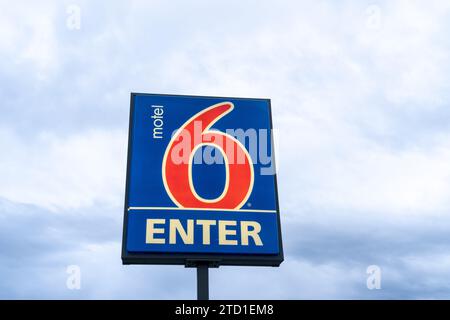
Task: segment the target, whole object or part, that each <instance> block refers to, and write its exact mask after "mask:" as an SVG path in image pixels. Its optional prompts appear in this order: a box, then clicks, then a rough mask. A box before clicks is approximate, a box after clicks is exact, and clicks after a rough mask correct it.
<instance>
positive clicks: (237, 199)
mask: <svg viewBox="0 0 450 320" xmlns="http://www.w3.org/2000/svg"><path fill="white" fill-rule="evenodd" d="M271 123H272V121H271V110H270V100H268V99H248V98H221V97H199V96H177V95H155V94H137V93H133V94H132V95H131V111H130V129H129V145H128V166H127V187H126V196H125V221H124V236H123V248H122V260H123V262H124V263H125V264H131V263H143V264H151V263H157V264H187V263H188V262H189V261H200V260H201V261H215V262H216V263H217V264H228V265H272V266H278V265H279V264H280V263H281V262H282V261H283V252H282V245H281V231H280V230H281V228H280V219H279V209H278V197H277V187H276V174H275V163H274V155H273V142H272V141H273V138H272V124H271Z"/></svg>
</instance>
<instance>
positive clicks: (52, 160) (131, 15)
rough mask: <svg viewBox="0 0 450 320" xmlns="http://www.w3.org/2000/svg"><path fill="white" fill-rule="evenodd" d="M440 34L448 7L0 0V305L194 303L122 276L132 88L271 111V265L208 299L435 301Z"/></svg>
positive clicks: (447, 138) (446, 184) (445, 238)
mask: <svg viewBox="0 0 450 320" xmlns="http://www.w3.org/2000/svg"><path fill="white" fill-rule="evenodd" d="M449 32H450V2H449V1H444V0H442V1H436V0H430V1H414V0H408V1H406V0H405V1H376V0H375V1H374V0H372V1H364V0H363V1H356V0H354V1H349V0H348V1H298V0H296V1H261V0H259V1H256V0H249V1H245V2H243V1H235V0H228V1H197V0H193V1H189V2H188V1H176V0H174V1H170V2H169V1H126V2H118V1H95V2H94V1H76V0H72V1H46V0H43V1H39V2H37V1H21V0H17V1H14V2H10V1H6V0H0V298H2V299H42V298H43V299H195V298H196V291H195V285H196V273H195V269H190V268H184V267H183V266H136V265H134V266H133V265H132V266H123V265H122V263H121V259H120V255H121V237H122V221H123V202H124V191H125V170H126V150H127V134H128V115H129V103H130V101H129V99H130V92H149V93H172V94H196V95H211V96H235V97H262V98H270V99H271V100H272V112H273V119H274V127H275V129H276V132H275V134H276V136H275V140H276V147H277V150H276V152H277V153H276V157H277V165H278V169H279V170H278V186H279V198H280V199H279V201H280V211H281V224H282V233H283V243H284V251H285V261H284V262H283V263H282V265H281V266H280V267H279V268H266V267H220V268H218V269H211V270H210V297H211V298H212V299H445V298H450V236H449V232H448V230H450V197H449V194H450V37H449ZM70 266H76V268H78V269H77V270H79V272H80V278H79V280H80V282H79V284H80V286H79V287H78V286H77V287H76V288H73V287H71V286H70V285H68V281H69V280H70V276H71V274H70V272H69V273H68V268H69V271H70V270H71V269H70V268H71V267H70ZM370 266H375V268H376V269H377V270H378V273H377V277H378V278H377V279H379V286H377V287H376V288H373V286H372V287H371V286H370V285H368V280H369V279H370V277H371V274H369V273H368V269H369V270H373V269H371V268H373V267H370ZM371 288H372V289H371Z"/></svg>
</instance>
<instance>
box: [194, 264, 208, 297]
mask: <svg viewBox="0 0 450 320" xmlns="http://www.w3.org/2000/svg"><path fill="white" fill-rule="evenodd" d="M208 268H209V267H208V264H207V263H202V264H198V265H197V300H209V279H208Z"/></svg>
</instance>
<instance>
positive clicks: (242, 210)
mask: <svg viewBox="0 0 450 320" xmlns="http://www.w3.org/2000/svg"><path fill="white" fill-rule="evenodd" d="M130 210H202V211H232V212H265V213H276V212H277V211H276V210H258V209H255V210H252V209H217V208H211V209H208V208H178V207H128V211H130Z"/></svg>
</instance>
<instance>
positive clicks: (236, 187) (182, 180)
mask: <svg viewBox="0 0 450 320" xmlns="http://www.w3.org/2000/svg"><path fill="white" fill-rule="evenodd" d="M233 108H234V106H233V104H232V103H231V102H222V103H218V104H215V105H213V106H211V107H209V108H206V109H204V110H202V111H200V112H199V113H197V114H195V115H194V116H193V117H191V118H190V119H189V120H188V121H186V122H185V123H184V124H183V125H182V126H181V128H180V129H179V130H178V131H177V133H176V134H174V135H173V137H172V139H171V140H170V142H169V144H168V146H167V149H166V152H165V154H164V159H163V163H162V175H163V182H164V186H165V188H166V190H167V193H168V194H169V196H170V198H171V199H172V201H173V202H174V203H175V204H176V205H177V206H178V207H181V208H213V209H240V208H241V207H242V206H243V205H244V204H245V202H246V201H247V199H248V197H249V196H250V194H251V191H252V189H253V180H254V173H253V163H252V160H251V157H250V155H249V154H248V152H247V150H246V149H245V147H244V146H243V145H242V144H241V143H240V142H239V141H238V140H237V139H236V138H234V137H233V136H231V135H229V134H226V133H224V132H221V131H216V130H209V129H210V128H211V126H212V125H213V124H214V123H215V122H217V121H218V120H219V119H220V118H222V117H223V116H225V115H226V114H228V113H229V112H231V111H232V110H233ZM204 145H210V146H214V147H215V148H217V149H218V150H219V151H220V152H221V153H222V155H223V158H224V160H225V171H226V178H225V179H226V181H225V187H224V190H223V192H222V194H221V195H220V196H219V197H217V198H215V199H204V198H202V197H200V196H199V195H198V194H197V192H196V191H195V188H194V185H193V181H192V161H193V156H194V154H195V152H196V150H197V149H198V148H200V147H202V146H204ZM186 151H187V152H186ZM180 160H181V161H180Z"/></svg>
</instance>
